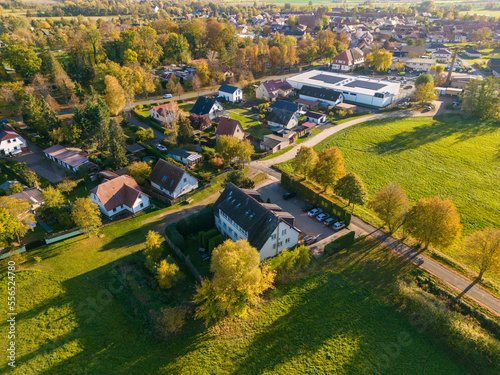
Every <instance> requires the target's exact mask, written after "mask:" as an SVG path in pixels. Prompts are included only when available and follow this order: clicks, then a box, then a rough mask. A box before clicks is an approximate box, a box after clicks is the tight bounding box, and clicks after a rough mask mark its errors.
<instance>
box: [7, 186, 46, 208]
mask: <svg viewBox="0 0 500 375" xmlns="http://www.w3.org/2000/svg"><path fill="white" fill-rule="evenodd" d="M9 198H15V199H22V200H25V201H28V203H29V204H30V205H31V206H33V205H35V204H37V203H40V204H42V203H43V202H44V200H43V195H42V191H41V190H40V189H38V188H36V187H34V188H31V189H26V190H23V191H21V192H20V193H16V194H11V195H9Z"/></svg>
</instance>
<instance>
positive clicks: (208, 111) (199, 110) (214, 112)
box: [189, 96, 224, 121]
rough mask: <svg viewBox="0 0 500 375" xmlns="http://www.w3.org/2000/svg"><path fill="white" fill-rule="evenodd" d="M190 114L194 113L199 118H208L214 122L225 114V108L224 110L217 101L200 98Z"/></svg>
mask: <svg viewBox="0 0 500 375" xmlns="http://www.w3.org/2000/svg"><path fill="white" fill-rule="evenodd" d="M189 113H194V114H195V115H198V116H208V117H209V118H210V120H212V121H213V120H215V119H216V118H218V117H220V116H221V115H222V114H223V113H224V108H222V105H221V104H220V103H219V102H218V101H217V100H216V99H213V98H207V97H205V96H200V97H198V99H197V100H196V103H194V106H193V108H191V110H190V111H189Z"/></svg>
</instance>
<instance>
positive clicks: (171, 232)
mask: <svg viewBox="0 0 500 375" xmlns="http://www.w3.org/2000/svg"><path fill="white" fill-rule="evenodd" d="M165 235H166V236H167V237H168V238H170V241H172V242H173V243H174V245H175V246H177V247H178V248H179V249H181V250H184V249H185V248H186V243H185V242H184V237H183V236H182V234H180V233H179V231H178V230H177V223H174V224H170V225H169V226H167V227H166V228H165Z"/></svg>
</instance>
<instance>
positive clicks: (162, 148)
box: [156, 144, 167, 152]
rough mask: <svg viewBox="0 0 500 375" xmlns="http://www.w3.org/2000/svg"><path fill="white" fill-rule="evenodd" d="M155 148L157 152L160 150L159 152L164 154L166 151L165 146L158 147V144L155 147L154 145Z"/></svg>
mask: <svg viewBox="0 0 500 375" xmlns="http://www.w3.org/2000/svg"><path fill="white" fill-rule="evenodd" d="M156 148H157V149H158V150H160V151H164V152H165V151H167V148H166V147H165V146H163V145H160V144H157V145H156Z"/></svg>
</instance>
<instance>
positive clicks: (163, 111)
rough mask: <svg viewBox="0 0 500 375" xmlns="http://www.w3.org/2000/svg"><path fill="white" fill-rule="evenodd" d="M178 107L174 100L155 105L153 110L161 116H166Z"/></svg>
mask: <svg viewBox="0 0 500 375" xmlns="http://www.w3.org/2000/svg"><path fill="white" fill-rule="evenodd" d="M178 109H179V107H178V106H177V103H176V102H168V103H165V104H161V105H157V106H156V107H154V110H155V111H156V112H158V114H159V115H160V116H161V117H167V116H168V115H169V114H170V113H173V112H175V111H177V110H178Z"/></svg>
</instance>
